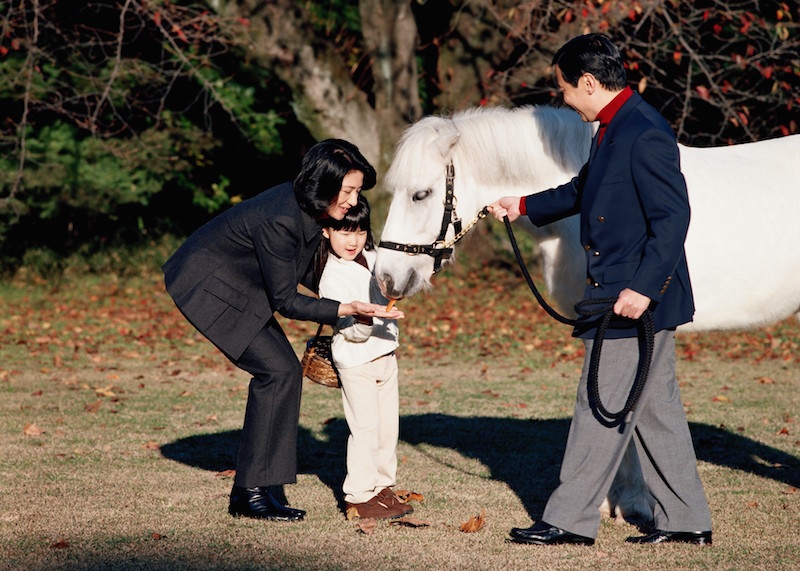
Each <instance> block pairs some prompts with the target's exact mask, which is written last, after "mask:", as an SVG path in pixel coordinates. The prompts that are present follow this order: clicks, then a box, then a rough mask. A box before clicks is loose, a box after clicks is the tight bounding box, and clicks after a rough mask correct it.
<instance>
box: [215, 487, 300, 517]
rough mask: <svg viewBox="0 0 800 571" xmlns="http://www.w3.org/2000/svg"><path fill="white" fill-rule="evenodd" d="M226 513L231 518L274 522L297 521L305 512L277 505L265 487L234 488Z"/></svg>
mask: <svg viewBox="0 0 800 571" xmlns="http://www.w3.org/2000/svg"><path fill="white" fill-rule="evenodd" d="M228 513H229V514H231V515H232V516H244V517H252V518H258V519H271V520H276V521H299V520H301V519H303V518H304V517H305V516H306V512H305V511H303V510H298V509H295V508H290V507H288V506H284V505H282V504H281V503H279V502H278V501H277V500H276V499H275V498H274V497H273V496H272V494H271V493H270V492H269V490H268V489H267V488H266V487H260V488H242V487H240V486H234V487H233V489H232V490H231V502H230V505H229V506H228Z"/></svg>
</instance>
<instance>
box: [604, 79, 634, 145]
mask: <svg viewBox="0 0 800 571" xmlns="http://www.w3.org/2000/svg"><path fill="white" fill-rule="evenodd" d="M631 95H633V90H631V88H630V87H625V89H623V90H622V91H620V92H619V93H617V95H616V97H614V99H612V100H611V102H610V103H609V104H608V105H606V106H605V107H603V108H602V109H601V110H600V112H599V113H598V114H597V119H596V120H597V121H600V131H599V132H598V134H597V144H598V145H599V144H600V141H602V140H603V135H605V134H606V127H608V124H609V123H611V120H612V119H613V118H614V115H616V114H617V111H619V109H620V107H622V106H623V105H624V104H625V102H626V101H627V100H628V99H629V98H630V96H631Z"/></svg>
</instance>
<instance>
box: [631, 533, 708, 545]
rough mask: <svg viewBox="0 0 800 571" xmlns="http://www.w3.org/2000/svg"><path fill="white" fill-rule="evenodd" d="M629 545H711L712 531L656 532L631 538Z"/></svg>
mask: <svg viewBox="0 0 800 571" xmlns="http://www.w3.org/2000/svg"><path fill="white" fill-rule="evenodd" d="M625 541H627V542H628V543H638V544H641V545H644V544H648V545H655V544H657V543H694V544H695V545H711V543H712V541H711V532H710V531H661V530H656V531H654V532H653V533H651V534H650V535H643V536H641V537H629V538H628V539H626V540H625Z"/></svg>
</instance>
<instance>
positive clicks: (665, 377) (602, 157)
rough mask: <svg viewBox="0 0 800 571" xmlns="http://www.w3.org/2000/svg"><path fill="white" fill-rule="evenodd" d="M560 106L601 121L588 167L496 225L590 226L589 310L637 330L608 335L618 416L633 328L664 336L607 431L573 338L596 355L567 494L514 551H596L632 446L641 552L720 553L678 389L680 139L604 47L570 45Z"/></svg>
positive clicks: (605, 348)
mask: <svg viewBox="0 0 800 571" xmlns="http://www.w3.org/2000/svg"><path fill="white" fill-rule="evenodd" d="M553 65H554V68H555V76H556V81H557V83H558V87H559V90H560V91H561V93H562V95H563V98H564V103H566V104H567V105H568V106H570V107H572V108H573V109H574V110H575V111H577V112H578V113H579V114H580V116H581V118H582V119H583V120H584V121H586V122H593V121H599V123H600V128H599V130H598V132H597V134H596V135H595V138H594V139H593V141H592V148H591V152H590V158H589V161H588V162H587V163H586V165H584V166H583V168H582V169H581V171H580V173H579V174H578V176H577V177H575V178H574V179H572V180H571V181H570V182H568V183H566V184H564V185H562V186H559V187H557V188H554V189H551V190H549V191H546V192H542V193H538V194H534V195H531V196H527V197H522V199H520V198H519V197H504V198H502V199H500V200H498V201H497V202H495V203H493V204H492V205H490V211H491V212H492V213H493V214H494V215H495V216H496V217H497V218H498V219H502V218H503V216H506V215H507V216H508V217H509V220H512V221H513V220H515V219H516V218H518V217H519V216H520V215H527V216H528V217H529V218H530V219H531V221H532V222H533V223H534V224H536V225H537V226H541V225H544V224H548V223H550V222H553V221H555V220H559V219H561V218H564V217H567V216H570V215H573V214H578V213H579V214H580V224H581V240H582V243H583V245H584V249H585V251H586V270H587V287H586V291H585V294H584V297H585V298H586V299H600V298H616V302H615V303H614V305H613V312H614V313H615V314H616V315H617V316H621V317H623V318H627V319H628V320H629V323H630V325H631V326H630V327H622V328H616V329H609V330H608V332H607V334H606V339H605V341H604V342H603V344H602V351H601V355H600V366H599V373H598V376H597V382H598V387H599V394H600V397H601V401H602V403H603V404H604V406H605V407H606V408H608V410H618V409H620V408H622V403H624V402H625V400H626V398H627V395H628V393H629V392H630V388H631V384H632V382H633V379H634V377H635V375H636V369H637V365H638V362H639V342H638V339H637V333H638V329H637V327H636V321H635V320H638V319H639V318H640V317H641V316H642V315H643V313H644V312H645V310H647V309H648V308H649V309H650V310H651V311H652V316H653V320H654V323H655V331H656V333H655V338H654V351H653V355H652V363H651V366H650V374H649V376H648V378H647V382H646V384H645V387H644V390H643V392H642V394H641V397H640V399H639V401H638V404H637V405H636V407H635V408H634V410H633V411H632V412H631V413H630V414H628V416H627V417H626V418H624V419H621V421H620V422H607V421H605V420H604V419H602V418H601V417H600V416H599V415H598V412H597V406H596V403H595V402H594V401H593V400H592V399H590V398H589V395H588V394H587V379H588V376H589V362H590V358H591V357H590V356H591V353H592V347H593V346H594V343H595V341H594V334H595V332H596V329H597V320H596V319H595V320H592V319H590V318H581V319H579V321H578V325H577V326H576V327H575V330H574V332H573V335H574V336H576V337H581V338H583V340H584V344H585V347H586V357H585V361H584V367H583V373H582V375H581V379H580V382H579V385H578V396H577V401H576V405H575V412H574V416H573V419H572V423H571V426H570V432H569V437H568V440H567V447H566V451H565V453H564V459H563V462H562V466H561V474H560V484H559V486H558V487H557V488H556V490H555V491H554V492H553V493H552V495H551V496H550V499H549V500H548V502H547V505H546V507H545V510H544V514H543V516H542V521H540V522H538V523H536V524H534V525H533V526H531V527H529V528H525V529H522V528H513V529H512V530H511V539H512V541H515V542H519V543H529V544H541V545H552V544H562V543H575V544H583V545H592V544H594V540H595V538H596V537H597V530H598V527H599V524H600V512H599V509H598V508H599V507H600V505H601V503H602V502H603V498H605V496H606V494H607V492H608V490H609V488H610V486H611V483H612V480H613V478H614V474H615V473H616V472H617V468H618V467H619V464H620V462H621V460H622V457H623V454H624V453H625V450H626V448H627V447H628V444H629V442H630V440H631V438H633V440H634V442H635V446H636V450H637V452H638V456H639V461H640V463H641V465H642V472H643V475H644V479H645V482H646V484H647V486H648V488H649V490H650V492H651V493H652V494H653V496H654V497H655V500H656V505H655V510H654V514H653V521H654V524H655V528H656V529H655V531H654V532H653V533H651V534H649V535H645V536H642V537H632V538H629V539H628V541H630V542H632V543H645V544H656V543H663V542H688V543H694V544H710V543H711V514H710V512H709V508H708V503H707V501H706V497H705V493H704V491H703V486H702V483H701V482H700V478H699V475H698V473H697V460H696V458H695V454H694V448H693V446H692V441H691V435H690V434H689V427H688V423H687V421H686V416H685V414H684V410H683V404H682V402H681V399H680V394H679V390H678V384H677V380H676V378H675V335H674V334H675V328H676V327H677V326H678V325H681V324H683V323H686V322H689V321H691V319H692V316H693V314H694V301H693V298H692V289H691V284H690V282H689V271H688V268H687V265H686V258H685V254H684V250H683V244H684V241H685V238H686V232H687V230H688V226H689V202H688V196H687V192H686V183H685V181H684V178H683V175H682V174H681V171H680V160H679V153H678V147H677V143H676V140H675V135H674V133H673V132H672V130H671V128H670V127H669V125H668V124H667V122H666V121H665V120H664V118H663V117H661V116H660V115H659V113H658V112H657V111H656V110H655V109H653V108H652V107H651V106H650V105H648V104H647V103H645V101H644V100H643V99H642V98H641V97H640V96H639V95H638V94H635V93H633V92H632V91H631V89H630V88H629V87H628V86H627V78H626V75H625V69H624V67H623V62H622V57H621V55H620V53H619V51H618V50H617V49H616V47H615V46H614V45H613V44H612V43H611V42H610V40H609V39H608V38H607V37H606V36H604V35H602V34H587V35H584V36H579V37H577V38H574V39H572V40H571V41H569V42H567V44H565V45H564V46H563V47H562V48H561V49H560V50H559V51H558V52H557V53H556V55H555V57H554V58H553Z"/></svg>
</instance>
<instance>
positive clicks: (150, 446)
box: [142, 440, 161, 450]
mask: <svg viewBox="0 0 800 571" xmlns="http://www.w3.org/2000/svg"><path fill="white" fill-rule="evenodd" d="M142 448H145V449H147V450H159V449H161V446H159V445H158V442H156V441H155V440H150V441H149V442H148V443H147V444H145V445H144V446H142Z"/></svg>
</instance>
